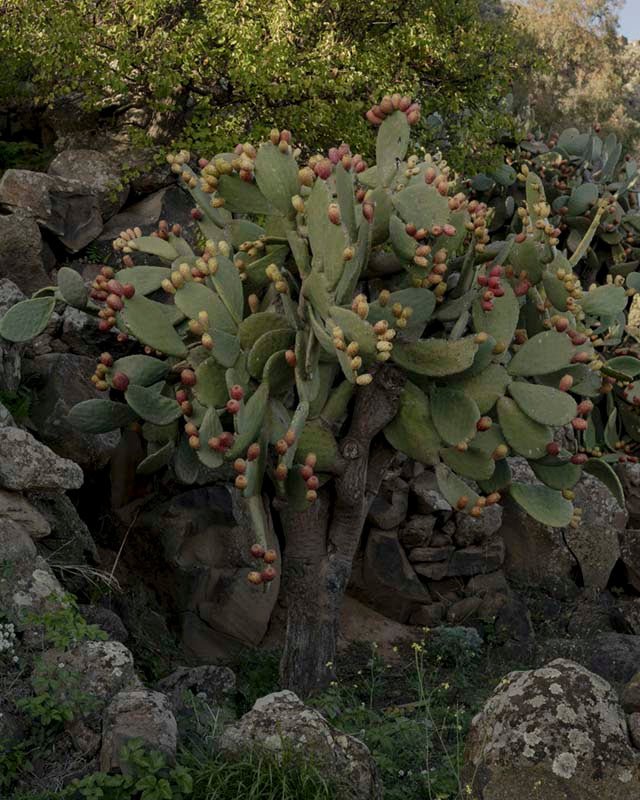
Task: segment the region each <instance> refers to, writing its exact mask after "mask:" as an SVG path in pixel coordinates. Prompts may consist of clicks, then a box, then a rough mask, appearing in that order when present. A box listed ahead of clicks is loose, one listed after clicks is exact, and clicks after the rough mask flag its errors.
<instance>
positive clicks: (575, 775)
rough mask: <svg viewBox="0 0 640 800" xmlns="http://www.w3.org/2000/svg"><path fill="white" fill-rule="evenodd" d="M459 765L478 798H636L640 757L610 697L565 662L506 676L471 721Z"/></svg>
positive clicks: (602, 685)
mask: <svg viewBox="0 0 640 800" xmlns="http://www.w3.org/2000/svg"><path fill="white" fill-rule="evenodd" d="M465 763H466V768H465V771H466V774H467V776H468V779H469V782H472V783H473V784H474V787H475V790H476V791H477V792H478V793H479V800H513V798H514V797H522V798H527V800H578V798H579V799H580V800H623V798H629V800H630V799H631V798H632V797H638V796H640V756H639V755H638V754H637V753H636V752H635V751H634V750H633V749H632V748H631V746H630V744H629V736H628V730H627V723H626V719H625V716H624V713H623V711H622V709H621V708H620V706H619V705H618V699H617V697H616V694H615V692H614V691H613V689H612V688H611V686H610V685H609V684H608V683H607V682H606V681H604V680H603V679H602V678H600V677H598V676H597V675H594V674H593V673H591V672H589V671H588V670H587V669H585V668H584V667H582V666H580V665H579V664H576V663H574V662H572V661H567V660H564V659H557V660H555V661H552V662H551V663H550V664H548V665H547V666H545V667H542V668H540V669H537V670H528V671H526V672H512V673H510V674H509V675H507V677H506V678H505V679H504V680H503V681H502V682H501V683H500V684H499V686H498V688H497V689H496V690H495V691H494V693H493V695H492V696H491V697H490V698H489V700H488V701H487V702H486V704H485V706H484V708H483V709H482V711H481V712H480V713H479V714H478V715H477V716H476V717H475V718H474V719H473V721H472V724H471V730H470V732H469V736H468V739H467V747H466V754H465Z"/></svg>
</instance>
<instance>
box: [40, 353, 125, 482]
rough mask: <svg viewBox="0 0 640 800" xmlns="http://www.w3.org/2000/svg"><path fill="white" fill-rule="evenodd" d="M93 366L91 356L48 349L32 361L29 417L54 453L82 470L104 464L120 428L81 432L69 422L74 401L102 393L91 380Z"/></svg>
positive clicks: (75, 403)
mask: <svg viewBox="0 0 640 800" xmlns="http://www.w3.org/2000/svg"><path fill="white" fill-rule="evenodd" d="M95 366H96V363H95V361H94V360H93V359H91V358H85V357H83V356H77V355H72V354H70V353H50V354H48V355H44V356H39V357H38V358H36V359H35V360H34V361H33V376H34V379H37V381H38V384H37V391H36V402H34V403H33V406H32V408H31V411H30V421H31V423H32V425H33V427H34V429H35V430H36V432H37V433H38V436H39V438H40V439H41V440H42V441H43V442H44V443H45V444H47V445H49V447H50V448H51V449H52V450H53V451H54V452H55V453H57V454H58V455H59V456H61V457H62V458H69V459H71V460H72V461H75V462H76V464H79V465H80V466H81V467H82V468H83V469H85V470H96V469H100V468H101V467H104V466H105V465H106V464H107V463H108V461H109V459H110V458H111V455H112V454H113V451H114V450H115V448H116V446H117V444H118V442H119V441H120V432H119V431H110V432H109V433H100V434H92V433H84V432H83V431H80V430H78V429H77V428H76V427H74V426H73V425H72V424H71V423H70V422H69V419H68V416H69V412H70V411H71V409H72V408H73V407H74V406H75V405H77V404H78V403H81V402H83V401H85V400H93V399H96V398H100V397H104V393H101V392H98V391H97V390H96V389H95V387H94V386H93V384H92V383H91V380H90V378H91V375H92V374H93V372H94V371H95Z"/></svg>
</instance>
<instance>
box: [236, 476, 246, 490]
mask: <svg viewBox="0 0 640 800" xmlns="http://www.w3.org/2000/svg"><path fill="white" fill-rule="evenodd" d="M235 484H236V489H240V491H243V490H244V489H246V488H247V486H248V485H249V481H248V480H247V479H246V478H245V476H244V475H236V480H235Z"/></svg>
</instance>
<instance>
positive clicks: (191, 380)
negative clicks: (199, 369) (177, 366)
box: [180, 369, 197, 386]
mask: <svg viewBox="0 0 640 800" xmlns="http://www.w3.org/2000/svg"><path fill="white" fill-rule="evenodd" d="M196 381H197V378H196V373H195V372H194V371H193V370H192V369H183V370H182V372H181V373H180V382H181V383H182V384H183V385H184V386H195V385H196Z"/></svg>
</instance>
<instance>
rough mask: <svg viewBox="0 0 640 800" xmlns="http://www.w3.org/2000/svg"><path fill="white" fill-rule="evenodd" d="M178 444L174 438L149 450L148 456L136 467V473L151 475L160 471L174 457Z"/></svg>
mask: <svg viewBox="0 0 640 800" xmlns="http://www.w3.org/2000/svg"><path fill="white" fill-rule="evenodd" d="M175 449H176V446H175V442H174V441H173V439H170V440H169V441H168V442H165V443H164V444H163V445H161V446H160V447H156V448H155V449H151V448H150V450H149V453H148V454H147V457H146V458H145V459H143V460H142V461H141V462H140V463H139V464H138V466H137V467H136V474H138V475H151V474H153V473H154V472H158V471H159V470H161V469H162V468H163V467H166V466H167V464H168V463H169V462H170V461H171V459H172V458H173V454H174V452H175Z"/></svg>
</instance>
